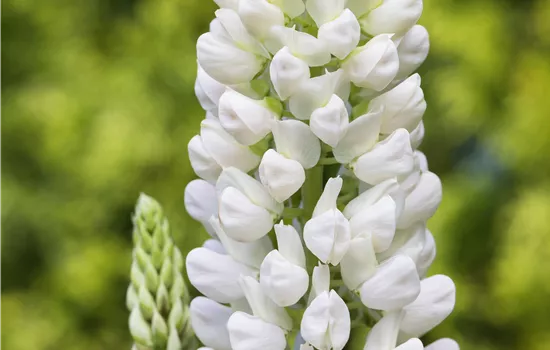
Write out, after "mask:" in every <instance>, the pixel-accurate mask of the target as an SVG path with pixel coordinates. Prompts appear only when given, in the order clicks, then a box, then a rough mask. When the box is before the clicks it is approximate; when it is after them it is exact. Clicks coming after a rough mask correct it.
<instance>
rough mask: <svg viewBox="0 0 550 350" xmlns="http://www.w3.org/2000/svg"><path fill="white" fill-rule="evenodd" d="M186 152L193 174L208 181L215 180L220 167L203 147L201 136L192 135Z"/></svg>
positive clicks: (220, 170)
mask: <svg viewBox="0 0 550 350" xmlns="http://www.w3.org/2000/svg"><path fill="white" fill-rule="evenodd" d="M187 152H188V153H189V160H190V161H191V167H192V168H193V170H194V171H195V174H197V175H198V176H199V177H201V178H203V179H205V180H207V181H210V182H215V181H216V180H217V179H218V176H220V173H221V172H222V168H221V166H220V165H219V164H218V163H217V162H216V160H215V159H214V158H213V157H212V156H211V155H210V153H208V151H207V150H206V148H204V144H203V142H202V138H201V137H200V136H199V135H195V136H193V138H192V139H191V140H190V141H189V144H188V145H187Z"/></svg>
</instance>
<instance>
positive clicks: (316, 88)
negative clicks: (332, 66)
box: [288, 69, 347, 120]
mask: <svg viewBox="0 0 550 350" xmlns="http://www.w3.org/2000/svg"><path fill="white" fill-rule="evenodd" d="M344 80H345V79H344V71H343V70H341V69H340V70H337V71H336V72H326V73H325V74H323V75H320V76H318V77H314V78H310V79H308V80H306V81H305V82H303V83H302V84H301V85H300V86H299V88H298V90H297V91H296V92H295V93H294V95H292V96H291V97H290V100H289V101H288V103H289V109H290V112H292V114H294V116H296V118H298V119H302V120H307V119H309V118H310V117H311V114H312V113H313V111H314V110H316V109H317V108H319V107H323V106H324V105H326V104H327V103H328V102H329V100H330V99H331V97H332V95H333V94H337V95H338V96H340V98H341V99H342V100H346V99H347V98H344V97H343V96H342V95H341V94H340V93H339V91H338V90H339V89H340V88H341V87H342V84H343V81H344Z"/></svg>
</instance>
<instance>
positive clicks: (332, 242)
mask: <svg viewBox="0 0 550 350" xmlns="http://www.w3.org/2000/svg"><path fill="white" fill-rule="evenodd" d="M341 189H342V178H340V177H338V178H331V179H329V181H328V182H327V184H326V186H325V190H324V191H323V194H322V195H321V198H320V199H319V201H318V202H317V205H316V206H315V209H314V211H313V216H312V218H311V219H310V220H309V221H308V222H307V223H306V224H305V226H304V242H305V243H306V246H307V247H308V249H309V250H310V251H311V252H312V253H313V254H314V255H315V256H316V257H317V258H318V259H319V260H320V261H322V262H323V263H325V264H329V263H330V264H332V265H334V266H336V265H338V264H339V263H340V261H341V260H342V258H343V257H344V255H345V254H346V251H347V250H348V247H349V242H350V227H349V222H348V220H347V219H346V218H345V217H344V215H343V214H342V212H340V211H339V210H338V209H337V208H336V199H337V197H338V194H339V193H340V190H341Z"/></svg>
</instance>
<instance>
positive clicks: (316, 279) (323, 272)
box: [307, 263, 330, 305]
mask: <svg viewBox="0 0 550 350" xmlns="http://www.w3.org/2000/svg"><path fill="white" fill-rule="evenodd" d="M329 287H330V268H329V267H328V265H324V264H321V263H318V265H317V266H315V267H314V268H313V273H312V274H311V291H310V293H309V298H308V302H307V303H308V305H309V304H311V302H312V301H313V299H315V298H317V296H319V295H321V294H322V293H323V292H328V291H329Z"/></svg>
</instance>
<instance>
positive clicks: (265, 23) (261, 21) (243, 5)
mask: <svg viewBox="0 0 550 350" xmlns="http://www.w3.org/2000/svg"><path fill="white" fill-rule="evenodd" d="M238 13H239V17H241V20H242V21H243V23H244V25H245V26H246V28H247V29H248V31H249V32H250V33H251V34H252V35H254V36H255V37H256V38H258V39H260V40H263V39H264V38H265V37H266V36H267V35H268V33H269V30H270V29H271V27H272V26H276V25H279V26H282V25H284V24H285V16H284V14H283V12H282V11H281V9H280V8H279V7H277V6H275V5H272V4H270V3H269V2H267V1H266V0H240V1H239V10H238Z"/></svg>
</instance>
